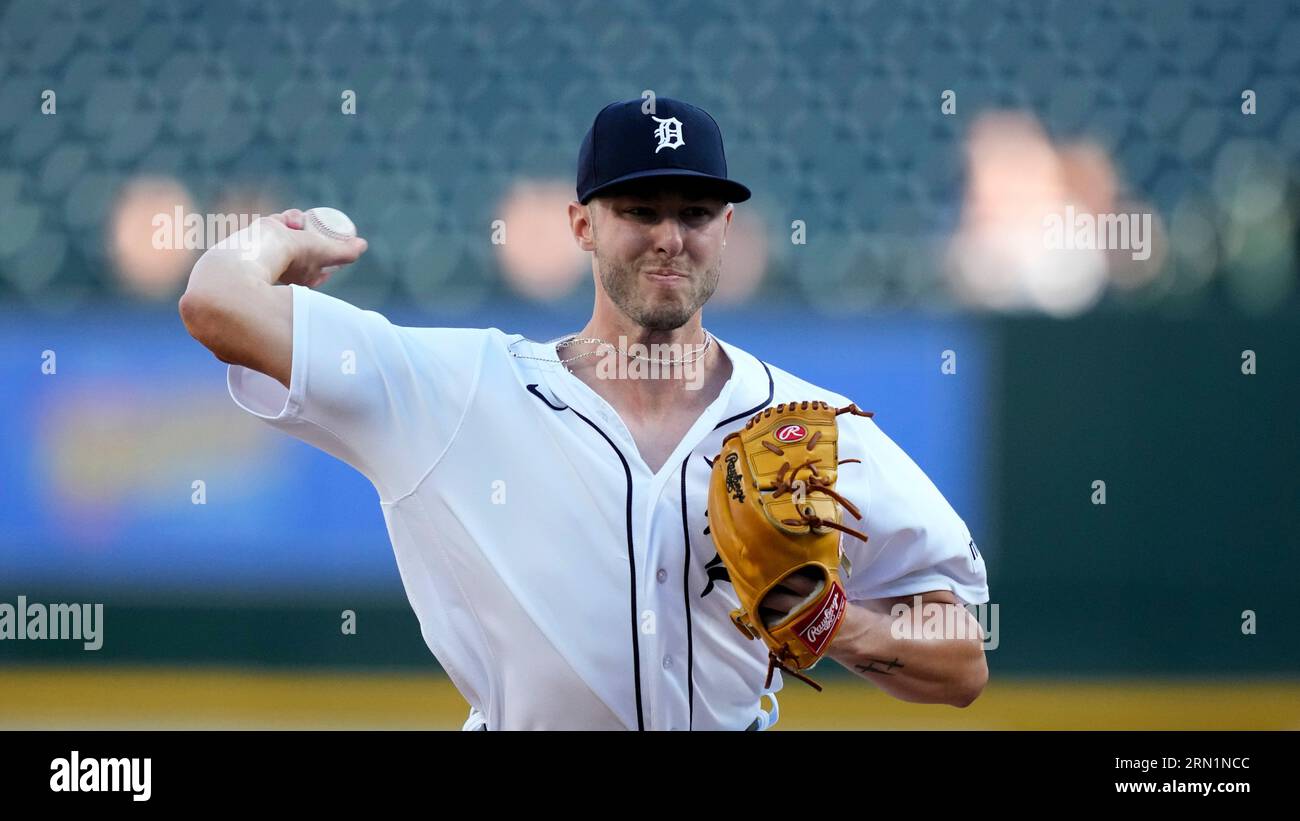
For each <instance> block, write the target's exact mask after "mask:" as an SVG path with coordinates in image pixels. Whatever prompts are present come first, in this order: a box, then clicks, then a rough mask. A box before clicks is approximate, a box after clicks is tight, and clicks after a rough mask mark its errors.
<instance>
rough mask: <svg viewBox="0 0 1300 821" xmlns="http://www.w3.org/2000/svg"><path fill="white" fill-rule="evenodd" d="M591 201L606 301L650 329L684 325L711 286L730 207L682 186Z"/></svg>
mask: <svg viewBox="0 0 1300 821" xmlns="http://www.w3.org/2000/svg"><path fill="white" fill-rule="evenodd" d="M591 206H592V208H593V209H599V215H597V216H595V217H594V223H595V224H594V225H593V236H594V243H595V246H596V247H595V254H596V263H597V265H598V268H597V270H598V271H599V274H600V283H601V286H602V287H603V289H604V291H605V293H606V294H607V295H608V296H609V299H610V301H612V302H613V303H614V304H615V305H616V306H617V307H618V309H619V310H620V311H622V312H623V314H624V315H626V316H627V317H628V318H629V319H631V320H632V321H633V322H636V323H637V324H638V325H640V326H642V327H644V328H647V329H649V330H656V331H670V330H673V329H676V328H680V327H681V326H682V325H685V324H686V322H687V321H688V320H690V318H691V317H692V316H694V315H695V313H696V312H697V311H698V310H700V308H701V306H703V305H704V303H705V302H708V301H709V297H711V296H713V292H714V291H715V290H717V287H718V277H719V275H720V272H721V270H722V243H723V240H724V238H725V237H726V230H727V227H728V225H729V223H730V221H731V211H732V209H731V208H730V207H729V206H728V205H727V203H726V202H725V201H724V200H722V199H720V198H718V197H716V196H714V195H712V194H711V193H710V192H709V191H707V190H706V189H700V188H689V187H682V186H681V185H680V184H676V185H671V186H663V185H659V186H654V187H647V188H640V189H635V190H626V191H620V192H619V193H618V194H616V195H614V196H610V197H602V198H598V199H596V200H593V201H592V202H591ZM657 272H671V273H675V274H678V275H677V276H674V275H671V274H667V275H665V274H664V273H657Z"/></svg>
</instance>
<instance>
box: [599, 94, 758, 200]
mask: <svg viewBox="0 0 1300 821" xmlns="http://www.w3.org/2000/svg"><path fill="white" fill-rule="evenodd" d="M641 106H642V100H640V99H635V100H624V101H622V102H616V103H610V104H609V105H607V106H605V107H604V108H602V109H601V110H600V113H599V114H597V115H596V119H595V120H594V121H593V122H592V124H591V128H589V129H588V130H587V135H586V136H585V137H583V139H582V147H581V148H580V149H579V151H578V175H577V176H578V178H577V193H578V201H579V202H581V203H582V204H583V205H586V204H587V203H588V202H590V201H591V198H592V197H595V196H598V195H600V194H601V193H603V192H606V191H608V190H609V189H611V188H613V187H614V186H616V185H619V184H620V183H625V182H628V181H631V180H637V179H643V178H646V177H681V178H690V179H693V180H695V181H698V182H702V183H704V184H705V186H706V187H708V188H712V189H713V190H714V191H716V193H717V196H719V197H721V198H722V199H724V200H726V201H727V202H744V201H745V200H747V199H749V197H750V191H749V189H748V188H746V187H745V186H744V185H741V184H740V183H738V182H736V181H735V180H732V179H728V177H727V157H726V152H725V151H724V150H723V146H722V130H721V129H720V128H718V124H717V122H716V121H714V119H713V117H712V116H710V115H709V112H707V111H705V110H704V109H702V108H699V107H697V106H693V105H691V104H690V103H685V102H682V101H680V100H674V99H672V98H670V97H658V98H656V99H655V106H654V111H652V112H648V113H647V112H642V110H641Z"/></svg>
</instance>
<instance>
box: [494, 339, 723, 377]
mask: <svg viewBox="0 0 1300 821" xmlns="http://www.w3.org/2000/svg"><path fill="white" fill-rule="evenodd" d="M701 330H703V331H704V344H703V346H702V347H701V348H700V349H699V350H698V351H696V352H695V353H693V354H691V355H690V356H688V357H683V358H681V359H653V358H651V357H648V356H641V355H640V354H634V353H629V352H628V351H620V350H619V349H618V346H617V345H615V344H614V343H612V342H606V341H605V340H603V339H595V338H588V337H578V338H574V339H566V340H564V341H563V342H557V343H555V347H557V348H567V347H569V346H570V345H582V344H599V345H600V346H601V347H600V348H597V349H596V350H594V351H587V352H586V353H580V354H578V355H577V356H570V357H569V358H567V359H551V358H548V357H545V356H528V355H527V354H521V353H514V352H513V351H511V354H512V355H513V356H515V357H516V358H518V359H536V360H539V361H541V362H558V363H559V364H561V365H564V366H565V367H566V368H568V365H569V363H570V362H574V361H577V360H579V359H582V358H583V357H587V356H591V355H592V354H597V353H600V352H601V350H602V349H603V348H605V347H609V348H613V349H614V350H616V351H618V352H619V353H621V354H623V355H624V356H627V357H631V358H632V359H640V360H641V361H643V362H658V363H659V364H660V365H689V364H690V363H692V362H697V361H699V359H700V357H702V356H704V355H705V354H706V353H708V352H709V347H710V346H712V345H713V334H711V333H709V329H708V328H702V329H701ZM569 370H570V372H572V368H569Z"/></svg>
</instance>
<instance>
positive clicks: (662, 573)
mask: <svg viewBox="0 0 1300 821" xmlns="http://www.w3.org/2000/svg"><path fill="white" fill-rule="evenodd" d="M655 578H656V579H658V580H659V583H660V584H663V583H664V582H666V581H668V571H667V570H664V569H663V568H662V567H661V568H659V572H658V573H656V574H655Z"/></svg>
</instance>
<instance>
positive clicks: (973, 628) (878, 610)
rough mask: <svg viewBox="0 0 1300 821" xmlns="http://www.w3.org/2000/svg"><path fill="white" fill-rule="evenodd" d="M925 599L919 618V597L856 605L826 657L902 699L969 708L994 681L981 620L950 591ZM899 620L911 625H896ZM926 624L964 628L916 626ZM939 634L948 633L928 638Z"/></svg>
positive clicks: (851, 609)
mask: <svg viewBox="0 0 1300 821" xmlns="http://www.w3.org/2000/svg"><path fill="white" fill-rule="evenodd" d="M920 597H921V600H920V604H921V613H920V616H919V618H918V617H914V616H913V608H914V604H915V602H914V595H907V596H894V597H891V598H886V599H872V600H869V601H860V602H853V603H851V604H850V605H849V606H848V610H847V612H846V613H845V616H844V624H843V625H842V626H841V627H840V629H839V632H838V633H837V634H836V636H835V639H834V640H833V641H832V642H831V645H830V649H829V650H828V651H827V655H828V656H829V657H830V658H833V659H835V661H837V662H839V663H840V664H842V665H844V667H846V668H848V669H849V670H851V671H853V672H854V673H857V674H858V675H859V676H861V677H862V678H865V679H866V680H867V681H870V682H871V683H872V684H875V685H876V686H877V687H879V688H880V689H882V690H884V691H885V692H886V693H889V694H890V695H891V696H893V697H894V698H897V699H900V700H902V701H913V702H919V703H924V704H951V705H952V706H954V707H966V706H969V705H970V704H971V702H973V701H975V699H976V698H978V697H979V694H980V693H981V692H982V691H983V690H984V685H985V684H987V683H988V679H989V668H988V664H987V663H986V662H985V659H984V634H983V631H982V630H981V628H980V624H979V621H977V620H976V619H975V618H974V617H973V616H971V614H970V612H969V611H967V610H966V608H965V607H963V606H962V604H961V602H960V601H958V599H957V597H956V596H954V595H953V594H952V592H951V591H948V590H932V591H930V592H928V593H923V594H920ZM931 605H933V606H931ZM896 607H897V609H895V608H896ZM904 608H906V609H904ZM948 611H953V612H948ZM896 618H898V619H904V620H906V623H905V624H899V625H898V628H897V629H895V620H896ZM940 618H942V620H941V621H940V620H939V619H940ZM926 622H929V623H930V624H935V623H937V624H942V625H954V626H956V625H961V626H962V628H960V629H952V630H949V629H945V630H942V631H940V630H920V631H917V630H915V629H914V625H916V624H918V623H920V624H924V623H926ZM934 633H942V636H943V637H939V636H933V637H930V638H926V635H927V634H934ZM956 636H964V638H956Z"/></svg>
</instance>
